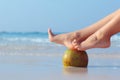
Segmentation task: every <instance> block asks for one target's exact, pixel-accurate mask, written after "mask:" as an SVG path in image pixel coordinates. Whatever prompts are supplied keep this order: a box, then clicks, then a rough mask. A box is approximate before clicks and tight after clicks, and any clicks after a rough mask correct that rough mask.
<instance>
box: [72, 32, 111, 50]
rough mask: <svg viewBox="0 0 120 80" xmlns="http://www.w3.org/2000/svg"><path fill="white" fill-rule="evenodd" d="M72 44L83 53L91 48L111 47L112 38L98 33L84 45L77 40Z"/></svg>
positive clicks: (84, 42)
mask: <svg viewBox="0 0 120 80" xmlns="http://www.w3.org/2000/svg"><path fill="white" fill-rule="evenodd" d="M72 43H73V46H74V48H75V49H77V50H81V51H84V50H87V49H90V48H107V47H109V46H110V37H109V36H106V35H104V34H103V33H102V32H100V31H97V32H96V33H94V34H93V35H91V36H90V37H88V38H87V39H86V40H85V41H83V42H82V43H80V42H79V41H77V40H76V39H74V40H73V42H72Z"/></svg>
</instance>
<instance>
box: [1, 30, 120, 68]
mask: <svg viewBox="0 0 120 80" xmlns="http://www.w3.org/2000/svg"><path fill="white" fill-rule="evenodd" d="M65 50H66V47H65V46H63V45H59V44H55V43H52V42H50V41H49V39H48V33H47V32H0V57H1V59H2V58H3V56H7V57H8V58H7V59H8V60H10V59H9V57H10V56H12V57H14V56H31V57H35V56H38V57H37V58H39V59H42V58H45V57H47V59H49V58H51V59H52V60H53V62H54V60H55V61H56V59H58V64H57V65H59V63H62V62H61V61H62V60H61V59H62V56H63V54H64V51H65ZM87 53H88V56H89V66H101V65H104V66H111V65H112V66H120V64H119V62H120V34H116V35H114V36H112V38H111V47H110V48H106V49H90V50H87ZM14 58H15V57H14ZM5 59H6V58H5V57H4V60H5ZM19 59H22V58H19ZM56 63H57V62H56ZM51 64H52V63H51Z"/></svg>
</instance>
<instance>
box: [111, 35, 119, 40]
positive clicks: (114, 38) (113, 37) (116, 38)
mask: <svg viewBox="0 0 120 80" xmlns="http://www.w3.org/2000/svg"><path fill="white" fill-rule="evenodd" d="M111 40H112V41H120V35H114V36H112V38H111Z"/></svg>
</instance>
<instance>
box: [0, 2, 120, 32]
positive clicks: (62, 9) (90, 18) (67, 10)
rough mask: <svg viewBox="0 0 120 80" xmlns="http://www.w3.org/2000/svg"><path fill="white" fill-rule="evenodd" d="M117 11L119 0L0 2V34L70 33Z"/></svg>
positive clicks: (119, 5)
mask: <svg viewBox="0 0 120 80" xmlns="http://www.w3.org/2000/svg"><path fill="white" fill-rule="evenodd" d="M119 7H120V1H119V0H114V1H109V0H99V1H97V0H0V31H5V32H36V31H37V32H47V29H48V27H50V28H52V29H53V30H54V31H55V32H69V31H74V30H78V29H81V28H84V27H86V26H88V25H90V24H92V23H94V22H96V21H98V20H99V19H101V18H103V17H105V16H106V15H108V14H110V13H112V12H113V11H115V10H117V9H119Z"/></svg>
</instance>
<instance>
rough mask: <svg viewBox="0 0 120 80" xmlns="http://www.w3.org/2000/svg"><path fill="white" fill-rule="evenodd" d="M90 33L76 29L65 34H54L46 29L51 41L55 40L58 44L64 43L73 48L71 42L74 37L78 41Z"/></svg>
mask: <svg viewBox="0 0 120 80" xmlns="http://www.w3.org/2000/svg"><path fill="white" fill-rule="evenodd" d="M90 34H91V33H87V31H82V30H81V31H76V32H71V33H66V34H58V35H55V34H53V33H52V31H51V29H48V36H49V40H50V41H51V42H55V43H58V44H62V45H65V46H66V47H67V48H69V49H75V48H74V46H73V44H72V42H73V40H74V39H76V40H77V41H79V42H82V41H84V40H85V39H86V38H87V37H88V36H89V35H90Z"/></svg>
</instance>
